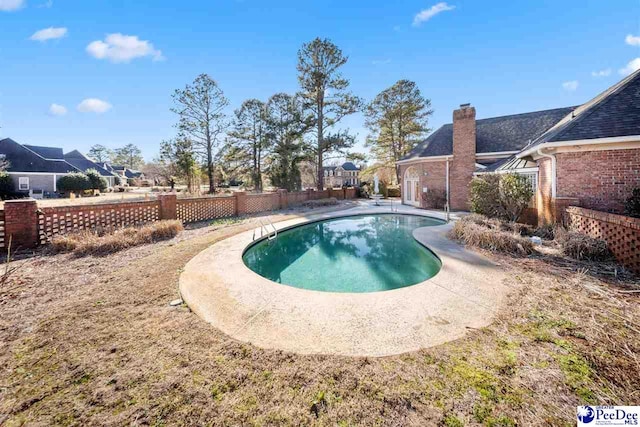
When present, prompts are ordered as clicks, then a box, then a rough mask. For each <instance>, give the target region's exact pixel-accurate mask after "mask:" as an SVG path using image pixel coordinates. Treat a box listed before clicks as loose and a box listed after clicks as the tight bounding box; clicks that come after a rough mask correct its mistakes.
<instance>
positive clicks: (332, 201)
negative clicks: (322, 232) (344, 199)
mask: <svg viewBox="0 0 640 427" xmlns="http://www.w3.org/2000/svg"><path fill="white" fill-rule="evenodd" d="M337 204H338V199H336V198H335V197H330V198H328V199H318V200H308V201H306V202H304V203H303V204H302V206H305V207H309V208H317V207H321V206H335V205H337Z"/></svg>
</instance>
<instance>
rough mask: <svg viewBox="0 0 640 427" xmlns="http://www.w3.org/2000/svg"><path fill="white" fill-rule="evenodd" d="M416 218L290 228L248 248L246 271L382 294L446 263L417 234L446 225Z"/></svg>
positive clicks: (309, 285) (362, 218)
mask: <svg viewBox="0 0 640 427" xmlns="http://www.w3.org/2000/svg"><path fill="white" fill-rule="evenodd" d="M442 224H444V222H443V221H441V220H438V219H435V218H428V217H423V216H417V215H401V214H375V215H358V216H349V217H341V218H334V219H329V220H325V221H318V222H312V223H309V224H305V225H301V226H298V227H294V228H291V229H289V230H285V231H283V232H281V233H279V234H278V237H277V239H275V240H271V241H269V240H266V239H265V240H261V241H259V242H257V243H255V244H253V245H251V246H249V247H248V248H247V249H246V250H245V252H244V254H243V261H244V263H245V265H246V266H247V267H249V268H250V269H251V270H253V271H255V272H256V273H258V274H259V275H261V276H263V277H266V278H267V279H270V280H272V281H274V282H278V283H281V284H284V285H289V286H294V287H297V288H303V289H311V290H316V291H325V292H378V291H387V290H391V289H397V288H402V287H405V286H411V285H415V284H417V283H420V282H423V281H425V280H427V279H429V278H431V277H433V276H435V275H436V274H437V273H438V271H439V270H440V267H441V262H440V260H439V259H438V257H436V256H435V255H434V254H433V252H431V251H430V250H429V249H427V248H425V247H424V246H422V245H421V244H420V243H418V242H417V241H416V240H415V239H414V238H413V236H412V234H411V233H412V231H413V230H414V229H416V228H419V227H428V226H434V225H442Z"/></svg>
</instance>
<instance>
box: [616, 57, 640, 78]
mask: <svg viewBox="0 0 640 427" xmlns="http://www.w3.org/2000/svg"><path fill="white" fill-rule="evenodd" d="M638 69H640V58H636V59H632V60H631V61H629V63H628V64H627V66H626V67H624V68H621V69H620V70H619V72H620V74H622V75H625V76H628V75H629V74H631V73H633V72H634V71H636V70H638Z"/></svg>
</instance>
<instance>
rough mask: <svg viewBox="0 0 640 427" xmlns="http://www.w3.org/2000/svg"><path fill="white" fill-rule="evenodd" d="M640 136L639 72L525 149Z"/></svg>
mask: <svg viewBox="0 0 640 427" xmlns="http://www.w3.org/2000/svg"><path fill="white" fill-rule="evenodd" d="M633 135H640V70H638V71H635V72H634V73H632V74H631V75H629V76H628V77H626V78H624V79H622V80H621V81H619V82H618V83H616V84H615V85H613V86H611V87H610V88H609V89H607V90H605V91H604V92H602V93H600V94H599V95H598V96H596V97H595V98H593V99H591V100H590V101H588V102H586V103H584V104H582V105H581V106H579V107H578V108H576V109H575V110H574V111H572V112H571V114H568V115H567V116H565V117H564V118H563V119H562V120H561V121H559V122H558V123H557V124H556V125H555V126H553V127H552V128H551V129H549V130H548V131H547V132H545V133H544V134H543V135H541V136H540V137H539V138H537V139H536V140H534V141H533V142H532V143H531V144H529V145H528V146H527V147H526V149H527V150H528V149H531V148H533V147H535V146H537V145H540V144H544V143H547V142H561V141H576V140H584V139H598V138H613V137H621V136H633Z"/></svg>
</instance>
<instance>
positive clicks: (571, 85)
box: [562, 80, 578, 92]
mask: <svg viewBox="0 0 640 427" xmlns="http://www.w3.org/2000/svg"><path fill="white" fill-rule="evenodd" d="M562 88H563V89H564V90H566V91H569V92H573V91H575V90H576V89H578V81H577V80H571V81H568V82H564V83H562Z"/></svg>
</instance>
